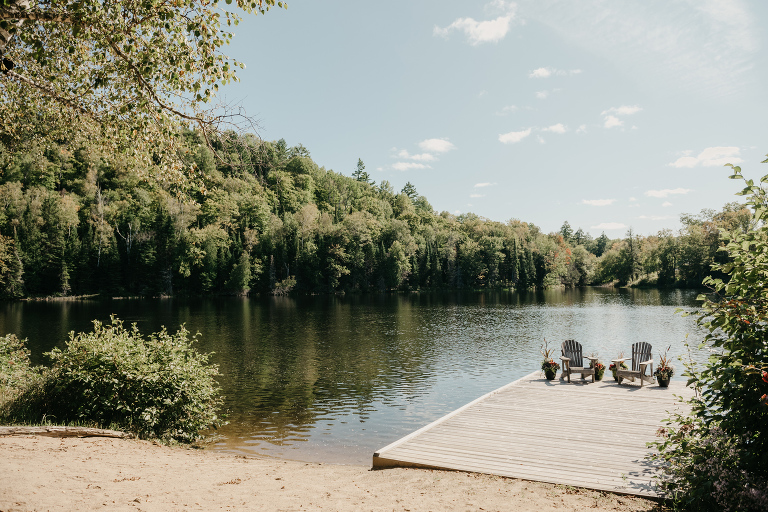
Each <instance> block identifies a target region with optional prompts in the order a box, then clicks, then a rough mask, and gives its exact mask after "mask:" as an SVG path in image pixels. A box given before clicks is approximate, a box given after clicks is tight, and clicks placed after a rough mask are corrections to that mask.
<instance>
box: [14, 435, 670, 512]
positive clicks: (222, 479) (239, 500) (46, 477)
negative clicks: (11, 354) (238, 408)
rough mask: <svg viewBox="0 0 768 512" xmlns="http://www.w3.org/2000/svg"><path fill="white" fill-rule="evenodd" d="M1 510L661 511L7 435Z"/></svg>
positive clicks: (592, 496)
mask: <svg viewBox="0 0 768 512" xmlns="http://www.w3.org/2000/svg"><path fill="white" fill-rule="evenodd" d="M0 476H2V478H0V511H3V512H11V511H29V510H68V511H69V510H131V511H172V510H265V511H272V510H274V511H304V510H329V511H365V510H382V511H384V510H387V511H391V510H396V511H429V510H432V511H442V510H486V511H494V510H497V511H501V510H515V511H524V512H527V511H531V512H533V511H548V510H557V511H564V510H596V511H600V510H621V511H649V510H655V509H656V508H657V504H656V503H655V502H653V501H648V500H645V499H641V498H635V497H629V496H620V495H614V494H607V493H601V492H596V491H589V490H583V489H575V488H569V487H565V486H556V485H551V484H543V483H537V482H528V481H523V480H515V479H508V478H502V477H496V476H490V475H479V474H469V473H461V472H450V471H432V470H421V469H387V470H377V471H372V470H371V469H370V468H369V467H364V466H343V465H332V464H314V463H304V462H295V461H283V460H274V459H259V458H244V457H242V456H234V455H228V454H221V453H217V452H214V451H211V450H200V449H191V448H182V447H167V446H161V445H158V444H154V443H152V442H147V441H137V440H126V439H111V438H99V437H89V438H76V437H65V438H60V437H48V436H5V437H0Z"/></svg>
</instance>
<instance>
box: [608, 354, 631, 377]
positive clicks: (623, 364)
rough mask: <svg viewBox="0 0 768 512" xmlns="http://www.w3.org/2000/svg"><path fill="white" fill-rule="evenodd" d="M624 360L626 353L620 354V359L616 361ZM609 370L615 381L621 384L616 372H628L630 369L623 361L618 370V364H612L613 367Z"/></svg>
mask: <svg viewBox="0 0 768 512" xmlns="http://www.w3.org/2000/svg"><path fill="white" fill-rule="evenodd" d="M623 358H624V352H619V357H617V358H616V359H623ZM608 369H609V370H611V373H612V374H613V380H615V381H616V382H619V376H618V375H617V374H616V370H618V369H622V370H628V369H629V367H628V366H627V364H626V363H625V362H624V361H622V362H621V364H620V365H619V368H616V363H611V366H609V367H608Z"/></svg>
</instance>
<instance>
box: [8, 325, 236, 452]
mask: <svg viewBox="0 0 768 512" xmlns="http://www.w3.org/2000/svg"><path fill="white" fill-rule="evenodd" d="M93 325H94V328H93V331H92V332H88V333H79V334H75V333H74V332H71V333H70V335H69V340H68V341H67V344H66V347H65V349H64V350H60V349H58V348H56V349H53V350H52V351H51V352H48V353H46V355H47V356H48V357H49V358H50V359H51V360H52V364H51V366H50V367H49V368H41V367H38V368H31V367H29V357H28V352H27V351H26V350H25V349H24V347H23V342H21V341H19V340H18V339H17V338H16V336H14V335H7V336H6V337H5V338H0V349H3V350H4V351H5V352H7V353H8V354H12V355H10V356H9V355H8V354H6V353H5V352H3V353H0V399H3V400H5V401H2V400H0V421H2V422H5V423H43V422H54V423H57V424H81V425H85V424H87V425H95V426H98V427H101V428H119V429H121V430H125V431H128V432H132V433H134V434H136V435H137V436H139V437H142V438H160V439H167V440H176V441H181V442H191V441H194V440H196V439H198V438H199V437H200V434H199V432H200V430H202V429H205V428H209V427H216V426H217V425H218V424H220V421H219V417H218V416H217V409H218V408H219V406H220V405H221V397H220V391H221V389H220V387H219V386H218V384H217V383H216V380H215V378H216V376H217V375H218V374H219V373H218V368H217V367H216V366H215V365H209V364H208V359H209V354H201V353H199V352H198V351H197V350H196V349H195V348H194V347H193V346H192V342H193V341H194V339H195V338H194V337H192V338H191V339H190V337H189V332H188V331H187V330H186V329H185V328H184V327H183V326H182V327H181V328H180V329H179V330H178V332H176V333H175V334H169V333H168V332H166V330H165V328H163V329H162V330H161V331H160V332H157V333H153V334H150V335H149V336H147V337H144V336H142V334H141V333H140V332H139V331H138V328H137V327H136V325H135V324H134V325H132V326H131V328H130V329H126V328H125V327H124V326H123V322H122V321H121V320H119V319H117V318H115V317H112V319H111V323H110V324H108V325H104V324H102V323H101V322H98V321H94V322H93ZM24 365H26V368H27V370H26V372H24V371H23V370H22V374H21V375H20V374H19V371H18V370H14V367H16V368H19V367H20V366H21V367H23V366H24ZM24 374H26V376H25V377H22V375H24Z"/></svg>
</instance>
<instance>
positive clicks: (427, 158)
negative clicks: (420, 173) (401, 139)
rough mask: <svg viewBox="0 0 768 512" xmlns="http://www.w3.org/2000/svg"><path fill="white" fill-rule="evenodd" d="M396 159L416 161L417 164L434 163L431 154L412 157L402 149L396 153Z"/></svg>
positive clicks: (433, 156) (433, 157)
mask: <svg viewBox="0 0 768 512" xmlns="http://www.w3.org/2000/svg"><path fill="white" fill-rule="evenodd" d="M397 156H398V158H407V159H409V160H416V161H419V162H434V161H435V155H433V154H431V153H420V154H417V155H412V154H410V153H408V151H407V150H405V149H402V150H400V151H399V152H398V153H397Z"/></svg>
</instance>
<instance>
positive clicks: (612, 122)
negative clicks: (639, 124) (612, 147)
mask: <svg viewBox="0 0 768 512" xmlns="http://www.w3.org/2000/svg"><path fill="white" fill-rule="evenodd" d="M623 124H624V121H622V120H621V119H619V118H618V117H616V116H606V118H605V124H604V125H603V126H605V127H606V128H613V127H615V126H621V125H623Z"/></svg>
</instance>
